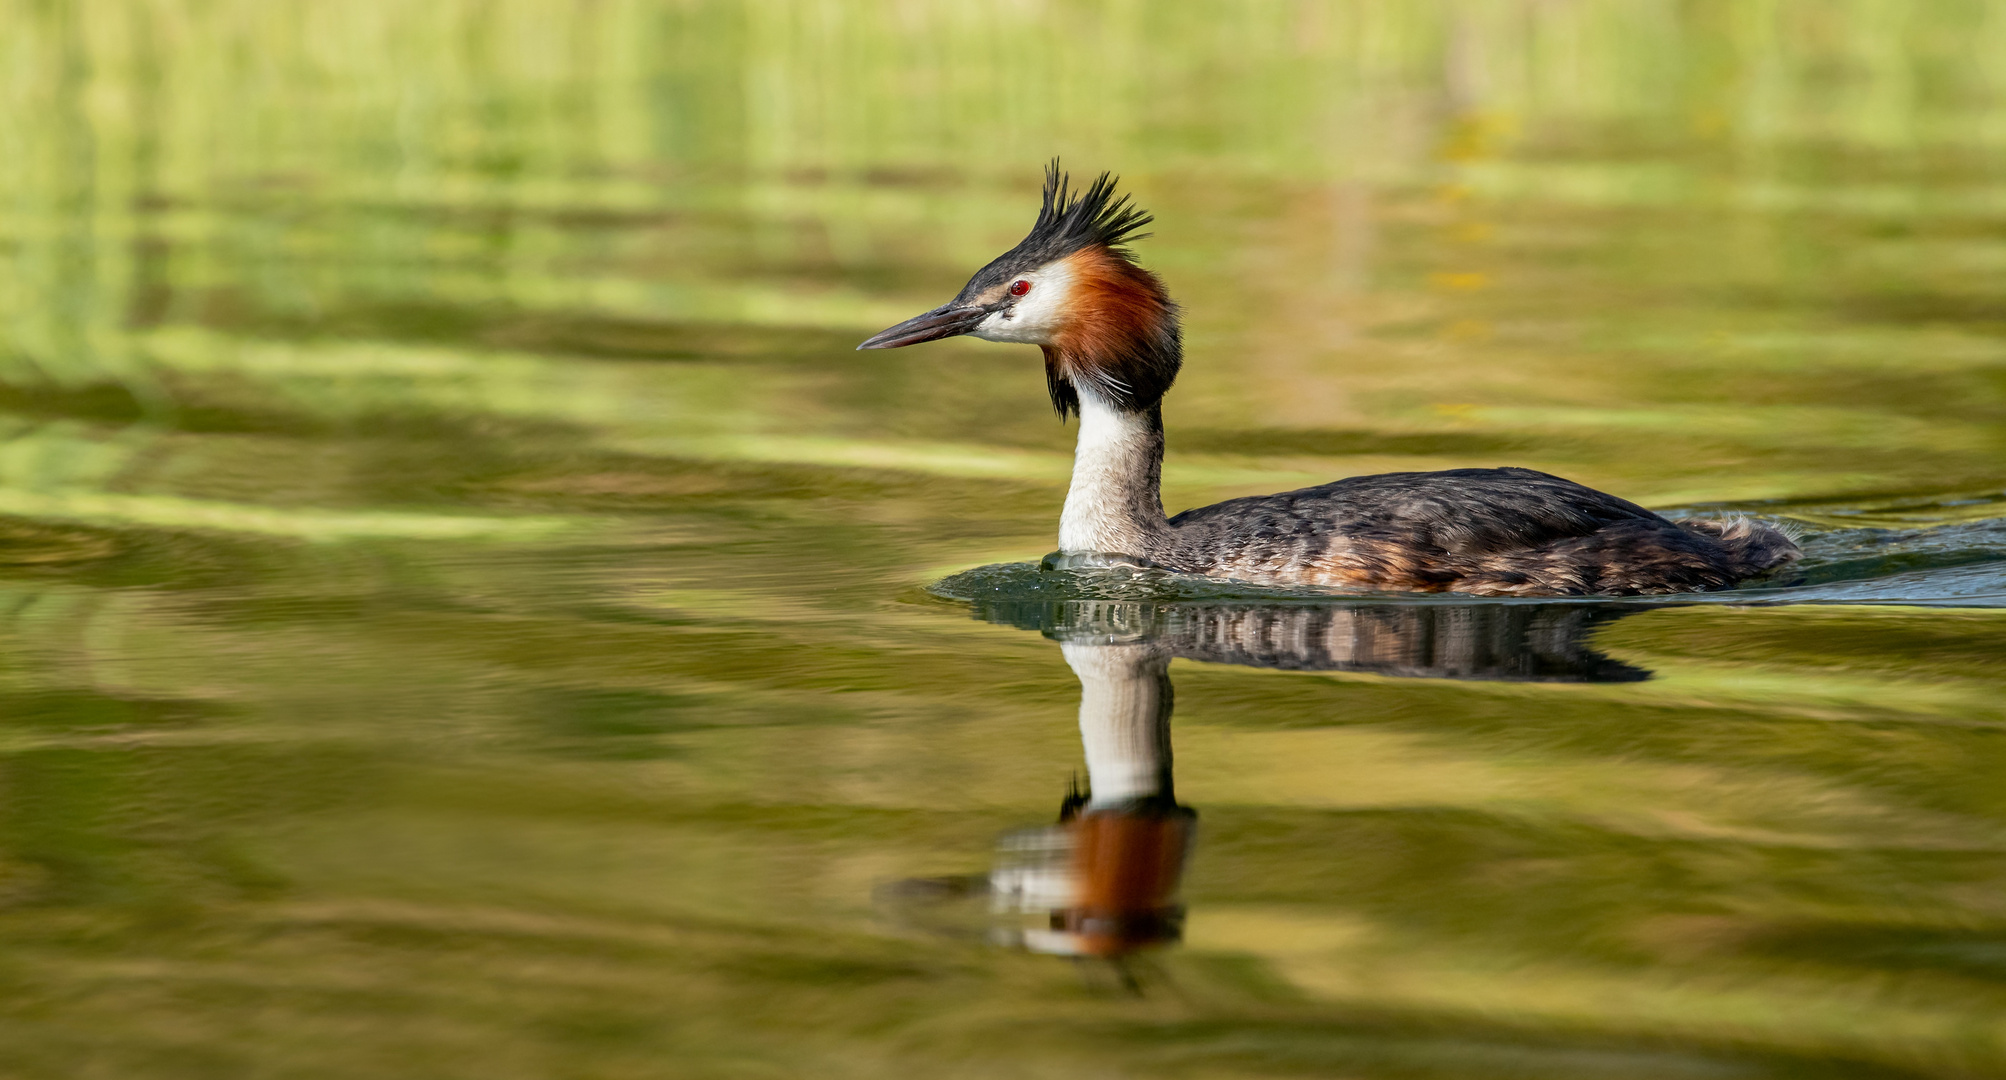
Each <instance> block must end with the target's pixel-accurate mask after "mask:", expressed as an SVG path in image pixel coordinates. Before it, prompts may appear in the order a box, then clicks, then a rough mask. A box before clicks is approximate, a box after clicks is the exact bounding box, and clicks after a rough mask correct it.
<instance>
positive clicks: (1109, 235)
mask: <svg viewBox="0 0 2006 1080" xmlns="http://www.w3.org/2000/svg"><path fill="white" fill-rule="evenodd" d="M1114 185H1115V179H1114V177H1113V176H1112V175H1111V174H1108V173H1102V174H1100V176H1098V177H1096V178H1095V179H1094V182H1093V183H1092V184H1090V185H1088V186H1087V189H1086V190H1085V191H1083V192H1080V193H1078V194H1074V193H1073V191H1072V177H1071V176H1070V175H1068V174H1066V173H1062V172H1060V171H1059V159H1058V158H1053V159H1052V163H1051V164H1050V165H1047V166H1045V201H1044V205H1042V206H1041V207H1039V209H1038V223H1037V224H1035V225H1033V226H1031V235H1029V236H1026V237H1025V238H1024V241H1023V242H1022V243H1020V244H1018V245H1017V250H1018V251H1021V252H1026V253H1027V254H1028V253H1029V251H1028V250H1027V249H1030V250H1035V251H1037V253H1038V254H1039V255H1041V256H1043V257H1044V258H1046V259H1056V258H1059V257H1061V256H1065V255H1070V254H1072V253H1073V252H1075V251H1078V250H1080V249H1081V248H1084V247H1087V246H1089V245H1092V244H1099V245H1101V246H1102V247H1105V248H1108V249H1110V250H1112V251H1114V252H1115V253H1116V254H1117V255H1120V256H1121V257H1122V258H1124V259H1127V260H1128V261H1129V262H1134V261H1135V255H1134V254H1133V253H1132V252H1130V251H1129V250H1128V249H1127V248H1125V247H1123V246H1122V245H1124V244H1127V243H1128V242H1129V241H1130V240H1141V239H1143V238H1145V237H1147V236H1148V235H1149V234H1148V233H1138V232H1136V230H1137V229H1140V228H1142V227H1143V226H1144V225H1147V224H1149V223H1150V222H1152V221H1154V220H1156V219H1155V218H1153V217H1151V216H1150V215H1149V213H1148V212H1147V211H1145V210H1142V209H1141V208H1139V207H1137V206H1136V205H1135V204H1134V203H1132V202H1130V201H1129V197H1128V196H1126V195H1123V196H1121V197H1120V198H1116V197H1115V194H1114Z"/></svg>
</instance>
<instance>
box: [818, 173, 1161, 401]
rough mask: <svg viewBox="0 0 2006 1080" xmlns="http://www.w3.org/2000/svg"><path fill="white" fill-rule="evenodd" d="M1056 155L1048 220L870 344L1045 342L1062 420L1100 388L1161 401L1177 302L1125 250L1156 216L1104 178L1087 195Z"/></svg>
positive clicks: (1108, 396) (1045, 211)
mask: <svg viewBox="0 0 2006 1080" xmlns="http://www.w3.org/2000/svg"><path fill="white" fill-rule="evenodd" d="M1070 179H1071V178H1070V177H1069V176H1067V174H1065V173H1062V172H1060V171H1059V163H1058V161H1057V160H1056V159H1054V160H1053V161H1052V164H1051V165H1050V166H1048V167H1047V168H1046V170H1045V199H1044V205H1043V206H1042V207H1041V208H1040V209H1039V211H1038V221H1037V224H1035V225H1033V226H1032V227H1031V233H1030V235H1029V236H1026V237H1025V238H1024V239H1023V240H1022V241H1021V242H1020V243H1018V245H1017V246H1016V247H1013V248H1011V249H1010V250H1009V251H1006V252H1004V253H1003V254H1002V255H1001V256H999V257H998V258H997V259H996V260H995V261H994V262H991V263H990V264H989V265H988V266H985V267H983V268H982V269H980V270H978V271H976V273H975V276H974V277H972V278H969V279H968V284H967V285H965V286H963V287H962V289H961V293H960V295H958V296H956V297H955V298H954V299H953V300H950V301H948V302H947V303H945V304H942V305H941V306H940V307H937V308H935V309H933V310H932V311H929V312H927V313H926V314H924V315H920V316H917V317H914V318H911V319H907V320H906V321H905V322H902V323H900V324H898V325H897V326H894V327H892V328H890V329H888V330H883V331H880V332H879V333H877V334H874V335H872V336H871V338H870V339H869V340H867V341H865V342H864V343H863V344H861V345H859V346H857V348H859V349H896V348H899V347H901V346H905V345H917V344H919V343H920V342H922V341H937V340H939V339H941V338H947V337H955V336H957V335H961V334H969V335H972V336H974V337H979V338H982V339H984V340H986V341H1014V342H1022V343H1025V344H1030V345H1037V346H1040V347H1041V348H1043V349H1044V352H1045V382H1046V385H1047V387H1048V388H1049V389H1050V390H1051V393H1052V405H1053V407H1054V408H1056V409H1058V410H1059V416H1060V417H1061V418H1063V417H1064V416H1065V415H1066V413H1067V412H1068V411H1077V410H1078V409H1079V405H1080V399H1079V395H1080V393H1082V392H1085V393H1090V394H1093V395H1095V396H1096V397H1098V398H1101V399H1102V400H1104V401H1106V402H1107V403H1109V404H1111V405H1113V406H1115V407H1116V408H1119V409H1123V410H1125V411H1131V412H1137V411H1141V410H1144V409H1147V408H1149V407H1151V406H1153V405H1155V404H1156V403H1157V402H1158V401H1160V400H1162V398H1163V395H1164V393H1165V392H1167V391H1168V390H1169V389H1170V384H1171V382H1172V381H1173V380H1175V379H1176V378H1177V369H1178V367H1179V366H1180V365H1181V364H1182V363H1183V350H1182V346H1181V343H1180V338H1179V332H1178V327H1177V305H1176V304H1174V303H1172V302H1171V300H1170V294H1169V293H1167V292H1165V291H1164V289H1163V283H1162V282H1161V281H1158V280H1157V278H1156V275H1154V274H1152V273H1150V272H1149V271H1147V270H1144V269H1143V268H1142V267H1140V266H1137V265H1136V263H1135V256H1134V254H1133V253H1132V252H1130V251H1129V250H1128V247H1127V246H1126V245H1127V244H1128V242H1129V241H1131V240H1139V239H1142V238H1143V237H1144V236H1147V235H1148V234H1147V233H1138V232H1137V231H1136V230H1138V229H1140V228H1142V227H1143V226H1144V225H1147V224H1149V223H1150V221H1151V220H1153V219H1152V218H1151V217H1150V216H1149V214H1147V213H1145V212H1144V211H1142V210H1141V209H1138V208H1137V207H1136V206H1135V205H1133V204H1132V203H1131V202H1130V201H1129V199H1128V196H1126V195H1123V196H1121V197H1119V198H1117V197H1116V196H1115V190H1114V185H1115V181H1114V179H1113V178H1112V177H1110V176H1109V175H1108V174H1107V173H1102V174H1101V175H1100V177H1099V178H1098V179H1096V180H1095V181H1094V182H1093V183H1092V184H1091V185H1090V186H1088V188H1087V189H1086V190H1085V191H1083V192H1077V193H1076V192H1074V191H1072V189H1071V184H1070Z"/></svg>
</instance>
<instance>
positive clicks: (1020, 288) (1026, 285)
mask: <svg viewBox="0 0 2006 1080" xmlns="http://www.w3.org/2000/svg"><path fill="white" fill-rule="evenodd" d="M1030 291H1031V283H1030V282H1028V281H1025V280H1024V279H1023V278H1018V279H1017V280H1015V281H1013V282H1011V283H1010V295H1011V296H1022V295H1024V294H1025V293H1027V292H1030Z"/></svg>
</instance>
